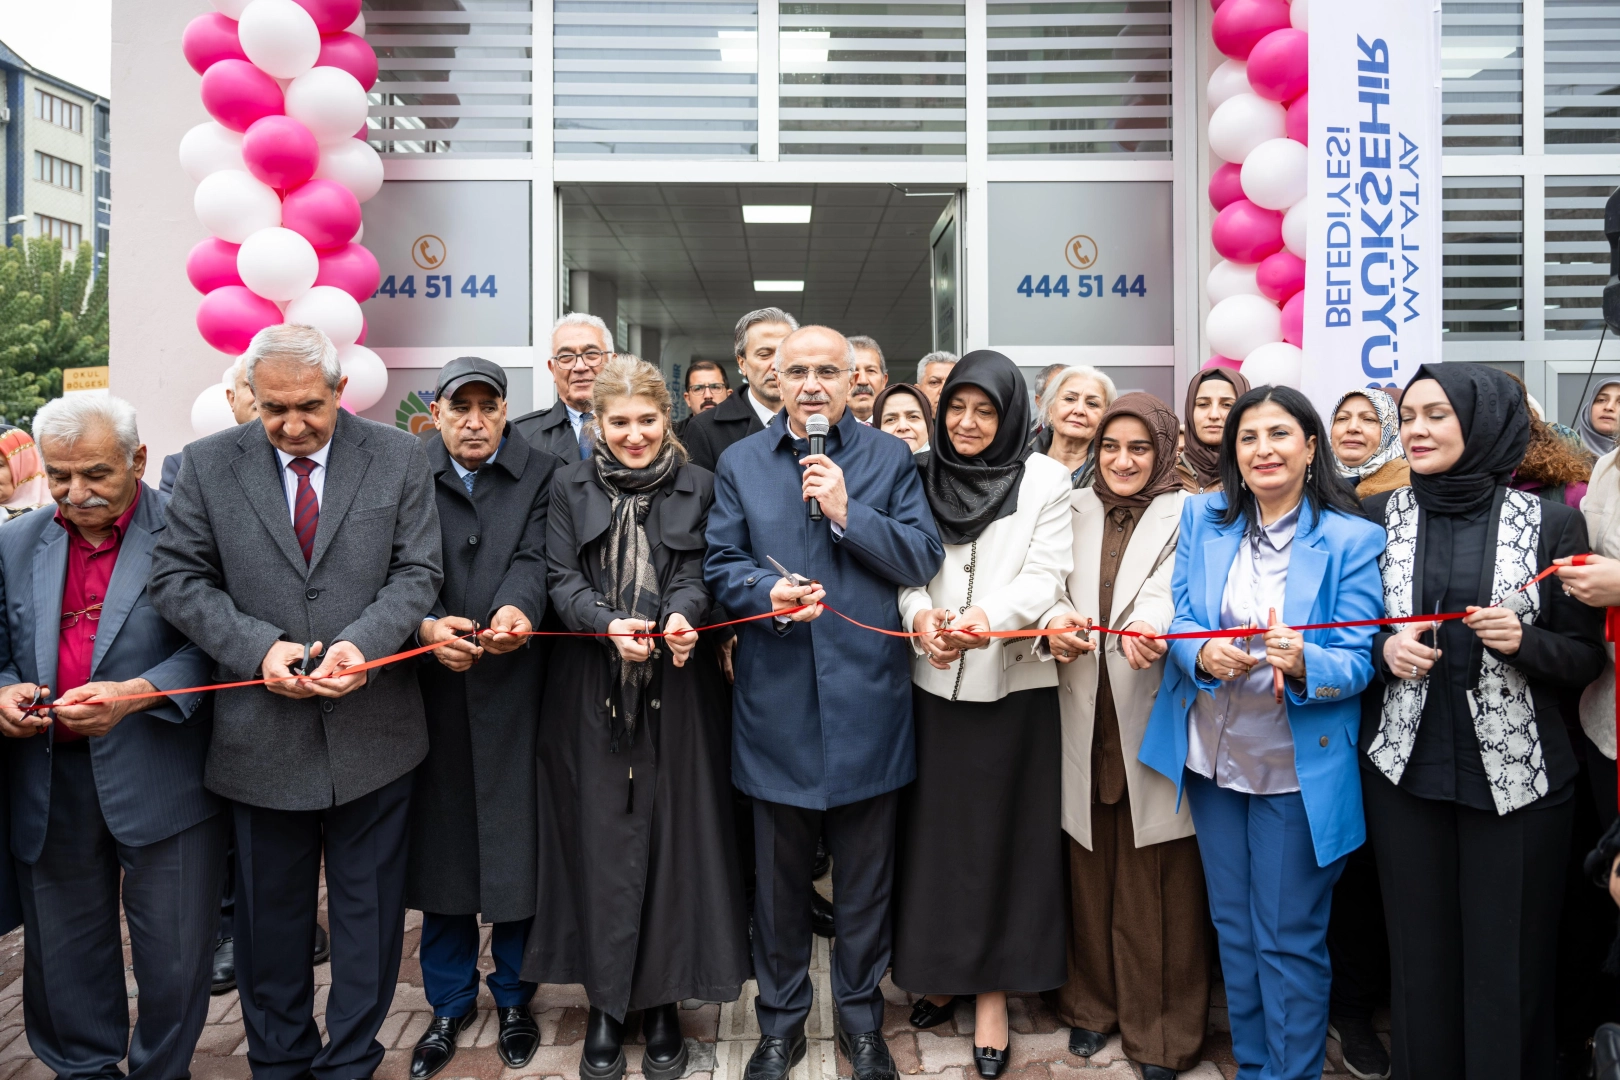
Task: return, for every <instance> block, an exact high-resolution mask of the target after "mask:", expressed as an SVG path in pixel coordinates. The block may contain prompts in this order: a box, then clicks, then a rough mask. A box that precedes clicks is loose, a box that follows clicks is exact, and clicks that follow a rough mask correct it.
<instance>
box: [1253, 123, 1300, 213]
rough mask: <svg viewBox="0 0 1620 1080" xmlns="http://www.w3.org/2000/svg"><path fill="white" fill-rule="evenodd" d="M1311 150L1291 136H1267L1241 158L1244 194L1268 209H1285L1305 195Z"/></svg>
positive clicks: (1256, 203) (1257, 204)
mask: <svg viewBox="0 0 1620 1080" xmlns="http://www.w3.org/2000/svg"><path fill="white" fill-rule="evenodd" d="M1309 160H1310V151H1309V150H1307V149H1305V144H1304V143H1297V142H1295V141H1294V140H1293V139H1267V140H1266V141H1265V142H1263V143H1261V144H1260V145H1259V146H1257V147H1255V148H1254V149H1253V150H1250V151H1249V156H1248V157H1246V158H1244V159H1243V173H1242V180H1241V183H1242V184H1243V194H1245V195H1247V196H1248V197H1249V201H1250V202H1252V203H1254V204H1255V205H1256V206H1262V207H1264V208H1265V209H1267V210H1287V209H1288V208H1289V207H1290V206H1293V205H1294V204H1295V203H1297V202H1299V200H1301V199H1303V198H1304V197H1305V188H1306V184H1307V180H1306V175H1307V169H1308V165H1309Z"/></svg>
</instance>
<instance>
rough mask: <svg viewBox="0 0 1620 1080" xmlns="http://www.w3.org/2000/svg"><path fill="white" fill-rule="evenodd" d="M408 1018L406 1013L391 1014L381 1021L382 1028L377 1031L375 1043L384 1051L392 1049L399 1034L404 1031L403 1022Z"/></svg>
mask: <svg viewBox="0 0 1620 1080" xmlns="http://www.w3.org/2000/svg"><path fill="white" fill-rule="evenodd" d="M410 1018H411V1014H410V1013H407V1012H391V1013H389V1014H388V1015H387V1016H386V1017H385V1018H384V1019H383V1022H382V1027H380V1028H378V1029H377V1041H378V1042H379V1043H381V1044H382V1048H383V1049H384V1050H390V1049H392V1048H393V1046H394V1044H395V1043H396V1042H398V1041H399V1033H400V1032H402V1031H404V1030H405V1021H407V1020H409V1019H410Z"/></svg>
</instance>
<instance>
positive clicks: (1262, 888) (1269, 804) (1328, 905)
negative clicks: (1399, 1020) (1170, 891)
mask: <svg viewBox="0 0 1620 1080" xmlns="http://www.w3.org/2000/svg"><path fill="white" fill-rule="evenodd" d="M1186 791H1187V798H1188V800H1189V801H1190V802H1191V805H1192V816H1193V824H1194V826H1196V827H1197V829H1198V851H1199V853H1200V854H1201V855H1202V856H1203V859H1204V880H1205V882H1206V883H1207V884H1208V886H1209V912H1210V915H1211V917H1212V918H1213V919H1214V921H1215V933H1216V936H1217V938H1218V940H1219V943H1220V950H1221V971H1222V972H1223V973H1224V975H1225V977H1226V1005H1227V1011H1228V1014H1229V1016H1230V1018H1231V1022H1232V1056H1233V1057H1234V1058H1236V1059H1237V1065H1238V1080H1307V1078H1309V1080H1315V1078H1316V1077H1318V1076H1320V1075H1321V1074H1322V1056H1323V1053H1324V1052H1325V1051H1326V1048H1327V1024H1328V997H1329V993H1330V991H1331V989H1332V985H1333V972H1332V968H1331V966H1330V965H1329V963H1328V948H1327V928H1328V913H1329V911H1330V910H1331V909H1332V906H1333V904H1332V901H1333V886H1334V884H1335V883H1336V882H1337V881H1338V880H1339V874H1340V873H1341V872H1343V870H1344V862H1345V860H1344V859H1343V858H1340V859H1336V860H1334V861H1333V862H1332V863H1330V864H1328V865H1327V866H1318V865H1316V851H1315V848H1314V847H1313V846H1312V843H1311V826H1310V822H1309V821H1308V820H1306V817H1305V802H1304V800H1303V799H1302V798H1301V797H1300V795H1299V793H1298V792H1294V793H1292V794H1288V795H1245V794H1244V793H1242V792H1240V791H1231V790H1228V789H1226V788H1222V787H1217V786H1216V784H1215V782H1214V781H1213V780H1209V779H1206V778H1205V777H1202V776H1199V775H1198V774H1197V773H1194V772H1191V771H1189V772H1188V773H1187V784H1186Z"/></svg>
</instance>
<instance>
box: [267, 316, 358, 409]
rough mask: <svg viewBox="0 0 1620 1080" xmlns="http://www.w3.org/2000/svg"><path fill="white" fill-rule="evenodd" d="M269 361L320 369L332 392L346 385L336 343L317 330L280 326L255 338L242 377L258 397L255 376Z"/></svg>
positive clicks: (268, 329) (289, 325)
mask: <svg viewBox="0 0 1620 1080" xmlns="http://www.w3.org/2000/svg"><path fill="white" fill-rule="evenodd" d="M266 360H287V361H291V362H292V363H294V364H303V365H304V366H305V367H312V368H319V369H320V372H321V378H322V379H324V380H325V381H326V388H327V389H328V390H336V389H337V388H338V383H340V382H342V381H343V365H341V364H339V363H338V355H337V346H336V345H333V344H332V339H331V338H329V337H327V336H326V334H324V333H323V332H322V331H320V330H317V329H316V328H315V327H313V326H299V325H298V324H297V323H277V324H276V325H275V326H267V327H265V328H264V329H263V330H260V331H259V332H258V333H257V334H254V335H253V340H252V341H251V342H249V343H248V347H247V352H245V353H243V354H242V376H243V378H245V379H247V384H248V386H250V387H252V388H253V392H254V394H255V395H257V394H258V387H256V386H254V384H253V373H254V371H255V370H256V369H257V368H258V366H259V365H260V364H261V363H263V362H264V361H266Z"/></svg>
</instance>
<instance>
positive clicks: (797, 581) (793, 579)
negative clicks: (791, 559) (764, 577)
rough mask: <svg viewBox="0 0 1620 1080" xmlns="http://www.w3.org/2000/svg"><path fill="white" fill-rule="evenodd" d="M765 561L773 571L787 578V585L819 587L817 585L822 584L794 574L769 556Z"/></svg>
mask: <svg viewBox="0 0 1620 1080" xmlns="http://www.w3.org/2000/svg"><path fill="white" fill-rule="evenodd" d="M765 561H766V562H768V563H770V564H771V569H772V570H775V571H776V572H777V573H778V574H781V575H782V576H783V577H784V578H786V579H787V583H788V584H789V585H817V584H820V583H819V582H816V581H812V580H811V579H810V578H807V577H805V576H804V575H803V574H795V573H793V572H792V571H790V570H789V569H788V568H787V567H785V566H783V565H782V564H781V563H779V562H777V561H776V560H775V559H773V558H771V557H770V556H769V555H767V556H765Z"/></svg>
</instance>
